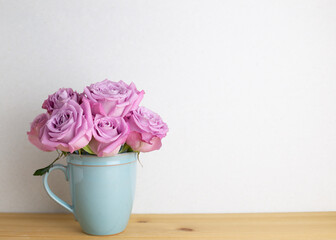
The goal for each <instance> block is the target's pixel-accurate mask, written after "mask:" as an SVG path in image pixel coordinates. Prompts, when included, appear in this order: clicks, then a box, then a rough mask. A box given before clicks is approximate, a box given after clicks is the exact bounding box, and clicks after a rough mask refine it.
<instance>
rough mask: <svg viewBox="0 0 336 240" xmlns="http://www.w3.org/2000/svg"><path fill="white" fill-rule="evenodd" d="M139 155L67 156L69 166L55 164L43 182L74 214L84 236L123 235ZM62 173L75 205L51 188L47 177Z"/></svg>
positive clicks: (129, 211) (56, 199)
mask: <svg viewBox="0 0 336 240" xmlns="http://www.w3.org/2000/svg"><path fill="white" fill-rule="evenodd" d="M136 161H137V153H134V152H130V153H122V154H118V155H116V156H113V157H97V156H92V155H91V156H90V155H82V156H79V155H75V154H71V155H68V156H67V163H68V165H67V166H64V165H61V164H55V165H54V166H53V167H52V168H51V169H50V170H49V173H46V174H45V176H44V179H43V182H44V187H45V189H46V191H47V193H48V194H49V196H50V197H51V198H52V199H53V200H55V201H56V202H57V203H59V204H60V205H61V206H63V207H64V208H66V209H67V210H69V211H70V212H71V213H73V214H74V215H75V218H76V219H77V220H78V222H79V224H80V226H81V228H82V229H83V231H84V232H85V233H88V234H91V235H112V234H117V233H120V232H122V231H123V230H124V229H125V228H126V226H127V223H128V220H129V217H130V215H131V211H132V205H133V199H134V192H135V181H136ZM55 169H59V170H62V171H63V172H64V174H65V177H66V180H68V181H69V182H70V191H71V196H72V205H69V204H68V203H66V202H65V201H63V200H62V199H60V198H59V197H57V196H56V195H55V194H54V193H53V192H52V191H51V190H50V188H49V185H48V176H49V174H50V172H52V171H53V170H55Z"/></svg>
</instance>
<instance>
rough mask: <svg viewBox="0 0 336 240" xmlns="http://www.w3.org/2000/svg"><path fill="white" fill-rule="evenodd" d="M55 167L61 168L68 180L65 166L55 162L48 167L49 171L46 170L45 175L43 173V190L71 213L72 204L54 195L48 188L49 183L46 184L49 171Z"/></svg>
mask: <svg viewBox="0 0 336 240" xmlns="http://www.w3.org/2000/svg"><path fill="white" fill-rule="evenodd" d="M55 169H59V170H62V171H63V173H64V175H65V179H66V180H67V181H68V175H67V167H66V166H64V165H62V164H55V165H54V166H52V167H51V168H50V169H49V172H47V173H46V174H45V175H44V179H43V184H44V188H45V190H46V191H47V193H48V194H49V196H50V197H51V198H52V199H53V200H54V201H55V202H57V203H58V204H59V205H61V206H62V207H64V208H65V209H67V210H68V211H70V212H71V213H74V211H73V206H70V205H69V204H68V203H66V202H65V201H63V200H62V199H60V198H59V197H57V196H56V195H55V193H53V192H52V191H51V190H50V188H49V185H48V176H49V173H51V172H52V171H53V170H55Z"/></svg>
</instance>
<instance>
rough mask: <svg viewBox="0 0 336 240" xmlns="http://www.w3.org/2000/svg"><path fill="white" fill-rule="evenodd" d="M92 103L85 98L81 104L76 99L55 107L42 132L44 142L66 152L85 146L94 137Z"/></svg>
mask: <svg viewBox="0 0 336 240" xmlns="http://www.w3.org/2000/svg"><path fill="white" fill-rule="evenodd" d="M92 125H93V124H92V115H91V109H90V104H89V102H88V100H87V99H85V98H83V103H82V104H81V105H79V104H78V103H77V102H76V101H74V100H69V101H68V102H66V103H64V104H63V106H62V107H61V108H59V109H54V111H53V112H52V115H51V116H50V119H49V120H48V121H47V123H46V126H45V128H44V131H43V133H42V137H41V142H42V144H44V145H46V146H49V147H54V148H57V149H59V150H61V151H65V152H71V153H72V152H74V151H76V150H78V149H80V148H82V147H85V146H86V145H87V144H88V143H89V142H90V140H91V137H92Z"/></svg>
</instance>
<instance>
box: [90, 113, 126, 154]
mask: <svg viewBox="0 0 336 240" xmlns="http://www.w3.org/2000/svg"><path fill="white" fill-rule="evenodd" d="M127 135H128V125H127V123H126V121H125V120H124V119H123V118H114V117H108V116H103V115H100V114H97V115H96V116H95V118H94V122H93V138H92V140H91V142H90V143H89V146H90V148H91V150H92V151H93V152H94V153H95V154H97V156H98V157H106V156H113V155H116V154H118V152H119V149H120V146H121V145H123V144H124V143H125V142H126V139H127Z"/></svg>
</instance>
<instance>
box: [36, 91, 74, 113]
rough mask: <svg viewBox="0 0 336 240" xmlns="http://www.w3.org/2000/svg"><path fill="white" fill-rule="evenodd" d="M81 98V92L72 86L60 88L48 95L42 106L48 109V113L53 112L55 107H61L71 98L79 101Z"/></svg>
mask: <svg viewBox="0 0 336 240" xmlns="http://www.w3.org/2000/svg"><path fill="white" fill-rule="evenodd" d="M79 98H80V97H79V94H78V93H77V92H75V91H73V90H72V89H71V88H60V89H59V90H58V91H57V92H55V93H53V94H51V95H49V96H48V98H47V99H46V100H45V101H44V102H43V104H42V108H43V109H46V110H47V111H48V113H50V114H51V113H52V111H53V110H54V109H58V108H61V107H62V106H63V105H64V103H66V102H68V101H69V100H74V101H75V102H78V103H79V100H80V99H79Z"/></svg>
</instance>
